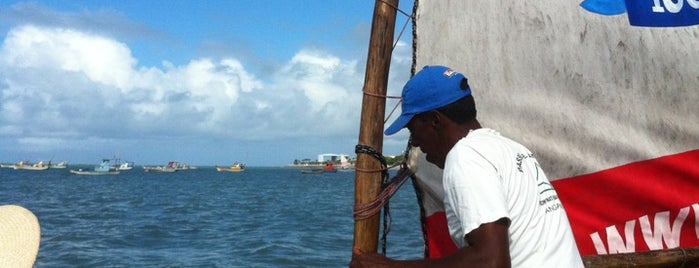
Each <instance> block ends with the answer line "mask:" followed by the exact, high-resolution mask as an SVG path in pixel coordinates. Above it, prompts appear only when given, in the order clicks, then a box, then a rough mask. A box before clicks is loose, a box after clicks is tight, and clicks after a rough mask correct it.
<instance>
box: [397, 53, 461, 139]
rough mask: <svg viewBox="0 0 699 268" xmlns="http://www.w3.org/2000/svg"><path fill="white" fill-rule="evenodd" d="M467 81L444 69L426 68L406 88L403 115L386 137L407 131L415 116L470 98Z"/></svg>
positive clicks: (402, 107)
mask: <svg viewBox="0 0 699 268" xmlns="http://www.w3.org/2000/svg"><path fill="white" fill-rule="evenodd" d="M465 79H466V77H465V76H464V75H462V74H460V73H457V72H455V71H454V70H452V69H451V68H449V67H445V66H437V65H435V66H425V67H424V68H422V70H420V71H419V72H418V73H417V74H415V76H413V78H410V80H408V82H407V83H406V84H405V86H404V87H403V93H402V94H401V99H402V104H401V110H402V111H401V114H400V116H399V117H398V118H397V119H396V120H395V121H393V124H391V125H390V126H389V127H388V128H387V129H386V131H385V132H384V134H386V135H393V134H395V133H396V132H398V131H399V130H401V129H402V128H404V127H405V126H406V125H407V124H408V122H410V119H413V116H415V115H416V114H419V113H424V112H428V111H432V110H434V109H437V108H441V107H444V106H446V105H447V104H450V103H452V102H455V101H457V100H459V99H461V98H463V97H466V96H468V95H471V88H470V87H468V86H467V85H468V83H466V84H465V85H466V86H465V88H462V80H465Z"/></svg>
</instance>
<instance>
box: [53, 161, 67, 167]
mask: <svg viewBox="0 0 699 268" xmlns="http://www.w3.org/2000/svg"><path fill="white" fill-rule="evenodd" d="M50 166H51V168H67V167H68V162H67V161H63V162H60V163H58V164H51V165H50Z"/></svg>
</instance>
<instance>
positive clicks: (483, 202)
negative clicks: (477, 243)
mask: <svg viewBox="0 0 699 268" xmlns="http://www.w3.org/2000/svg"><path fill="white" fill-rule="evenodd" d="M447 161H450V162H451V163H449V164H450V167H449V168H448V170H446V169H445V176H444V188H445V189H444V190H445V193H444V194H445V197H444V198H445V201H446V202H449V203H450V204H451V206H452V208H453V209H454V214H455V215H456V218H457V219H458V221H459V224H460V225H461V230H462V231H463V234H460V235H461V237H464V236H465V235H466V234H468V233H470V232H471V231H473V230H474V229H476V228H478V227H479V226H481V225H482V224H485V223H490V222H495V221H497V220H499V219H501V218H508V219H509V213H508V210H507V202H506V198H505V190H504V188H503V185H502V183H501V178H500V176H499V175H498V172H497V169H496V165H495V164H494V163H492V162H491V161H489V160H488V159H486V158H485V157H484V156H483V155H482V154H480V153H478V152H477V151H475V150H474V149H473V148H471V147H467V146H464V148H460V150H458V153H457V154H455V155H451V153H450V155H449V157H448V159H447Z"/></svg>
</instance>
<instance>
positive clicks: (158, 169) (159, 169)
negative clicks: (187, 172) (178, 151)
mask: <svg viewBox="0 0 699 268" xmlns="http://www.w3.org/2000/svg"><path fill="white" fill-rule="evenodd" d="M179 165H180V164H179V162H175V161H170V162H168V163H167V165H166V166H155V167H152V166H143V171H145V172H153V173H172V172H177V171H178V170H181V169H180V168H178V166H179Z"/></svg>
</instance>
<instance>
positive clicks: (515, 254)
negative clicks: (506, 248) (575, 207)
mask: <svg viewBox="0 0 699 268" xmlns="http://www.w3.org/2000/svg"><path fill="white" fill-rule="evenodd" d="M444 192H445V196H444V205H445V212H446V215H447V221H448V224H449V233H450V235H451V237H452V239H453V240H454V242H455V243H456V245H457V246H458V247H459V248H462V247H465V246H468V245H467V243H466V241H465V239H464V236H465V235H466V234H468V233H470V232H471V231H473V230H474V229H476V228H478V227H479V226H480V225H482V224H485V223H490V222H494V221H497V220H498V219H501V218H508V219H509V220H510V226H509V228H508V233H509V238H510V259H511V261H512V267H583V264H582V260H581V258H580V253H579V252H578V248H577V246H576V244H575V239H574V238H573V233H572V231H571V228H570V224H569V222H568V217H567V216H566V214H565V211H564V209H563V206H562V205H561V202H560V200H558V195H557V194H556V191H555V190H554V189H553V186H551V184H550V182H549V180H548V179H547V178H546V175H545V174H544V172H543V171H542V170H541V167H539V163H538V162H537V161H536V159H535V158H534V156H533V154H532V153H531V152H530V151H529V150H528V149H527V148H525V147H524V146H522V145H521V144H519V143H517V142H515V141H512V140H510V139H508V138H505V137H503V136H501V135H500V133H498V132H496V131H494V130H492V129H486V128H481V129H477V130H473V131H471V132H470V133H469V134H468V135H467V136H466V137H464V138H462V139H461V140H460V141H459V142H457V143H456V145H454V147H453V148H452V149H451V151H449V153H448V154H447V158H446V161H445V164H444Z"/></svg>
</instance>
